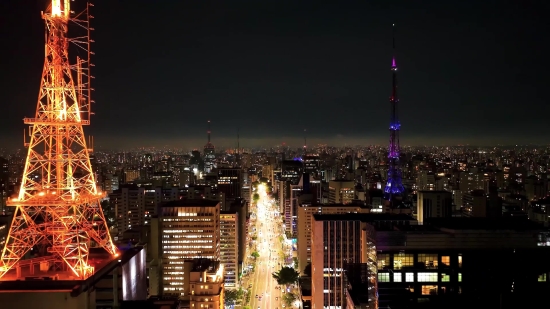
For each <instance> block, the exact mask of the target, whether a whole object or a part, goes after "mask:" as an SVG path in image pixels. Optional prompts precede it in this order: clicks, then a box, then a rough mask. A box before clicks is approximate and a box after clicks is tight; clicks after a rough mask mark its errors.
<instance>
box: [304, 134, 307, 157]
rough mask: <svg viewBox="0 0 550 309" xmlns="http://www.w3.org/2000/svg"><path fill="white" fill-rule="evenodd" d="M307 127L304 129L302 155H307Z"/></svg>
mask: <svg viewBox="0 0 550 309" xmlns="http://www.w3.org/2000/svg"><path fill="white" fill-rule="evenodd" d="M306 132H307V129H304V156H305V155H307V136H306Z"/></svg>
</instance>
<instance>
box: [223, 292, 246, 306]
mask: <svg viewBox="0 0 550 309" xmlns="http://www.w3.org/2000/svg"><path fill="white" fill-rule="evenodd" d="M241 297H243V291H242V290H226V291H225V299H224V302H225V305H226V306H231V305H233V304H234V303H235V302H237V301H238V300H239V299H241Z"/></svg>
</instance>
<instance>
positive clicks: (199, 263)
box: [191, 259, 220, 272]
mask: <svg viewBox="0 0 550 309" xmlns="http://www.w3.org/2000/svg"><path fill="white" fill-rule="evenodd" d="M219 266H220V262H219V261H213V260H209V259H196V260H193V268H192V269H191V271H206V272H216V271H217V270H218V268H219Z"/></svg>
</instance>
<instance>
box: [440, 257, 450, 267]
mask: <svg viewBox="0 0 550 309" xmlns="http://www.w3.org/2000/svg"><path fill="white" fill-rule="evenodd" d="M441 264H443V265H445V266H451V257H450V256H448V255H446V256H442V257H441Z"/></svg>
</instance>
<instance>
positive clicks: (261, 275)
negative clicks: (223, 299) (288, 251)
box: [250, 185, 283, 309]
mask: <svg viewBox="0 0 550 309" xmlns="http://www.w3.org/2000/svg"><path fill="white" fill-rule="evenodd" d="M258 194H259V195H260V199H259V200H258V204H257V205H258V206H257V207H256V230H257V242H256V249H257V252H258V253H259V255H260V256H259V257H258V259H257V261H256V267H255V271H254V274H253V275H252V276H253V278H252V280H250V282H252V288H251V293H252V295H251V301H250V306H251V309H258V308H260V309H282V307H281V305H280V304H281V291H280V290H279V289H277V286H278V285H277V282H276V281H275V279H273V276H272V273H273V272H275V271H277V270H279V269H280V265H279V263H281V264H282V263H283V261H282V260H281V259H280V256H281V252H282V251H281V247H282V246H281V242H280V238H279V237H280V236H281V235H282V234H281V233H282V226H280V224H281V221H280V218H279V217H278V215H279V214H278V213H277V212H276V205H275V204H274V203H273V201H272V200H271V199H270V198H269V196H268V195H267V194H266V192H265V187H263V186H262V185H260V186H259V190H258ZM256 295H257V296H259V297H260V296H261V300H259V298H256Z"/></svg>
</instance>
